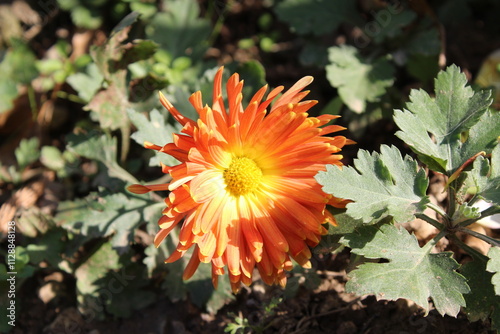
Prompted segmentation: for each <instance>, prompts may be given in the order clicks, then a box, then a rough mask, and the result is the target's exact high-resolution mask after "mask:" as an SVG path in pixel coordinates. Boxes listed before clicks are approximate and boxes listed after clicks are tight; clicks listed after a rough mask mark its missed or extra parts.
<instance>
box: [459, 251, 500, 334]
mask: <svg viewBox="0 0 500 334" xmlns="http://www.w3.org/2000/svg"><path fill="white" fill-rule="evenodd" d="M494 249H497V250H498V249H499V248H496V247H493V248H491V250H490V252H489V254H488V255H489V256H496V257H497V258H498V259H500V252H498V254H497V255H494V254H493V253H495V251H492V250H494ZM493 261H494V260H493V258H492V259H490V261H489V262H488V265H489V264H490V263H493ZM498 263H499V264H500V261H499V262H498ZM486 268H487V267H486V262H485V261H484V260H483V259H480V258H474V260H473V261H471V262H468V263H466V264H464V265H463V267H462V268H460V273H461V274H462V275H464V276H465V278H466V279H467V284H468V285H469V287H470V289H471V292H470V293H468V294H465V295H464V297H465V302H466V304H467V306H466V307H465V308H464V312H465V314H467V317H468V318H469V321H478V320H483V321H484V320H487V319H488V318H491V321H492V329H496V330H500V296H499V293H498V292H497V293H496V294H495V287H494V285H493V284H492V277H494V275H493V274H491V273H490V272H488V271H486ZM497 269H500V266H498V268H497ZM499 283H500V282H499Z"/></svg>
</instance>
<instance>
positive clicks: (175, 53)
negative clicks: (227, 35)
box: [146, 0, 211, 59]
mask: <svg viewBox="0 0 500 334" xmlns="http://www.w3.org/2000/svg"><path fill="white" fill-rule="evenodd" d="M164 2H165V6H164V8H165V10H166V12H161V13H157V14H156V15H155V16H154V17H153V20H152V22H151V24H150V25H149V26H148V27H147V28H146V34H147V36H148V37H149V38H150V39H152V40H153V41H155V42H157V43H159V44H160V45H161V47H162V48H163V49H165V50H167V51H168V52H169V53H170V55H171V56H172V58H174V59H175V58H177V57H182V56H189V57H190V58H192V59H199V58H201V57H202V56H203V54H204V52H205V50H206V48H207V47H208V44H207V40H208V37H209V35H210V31H211V28H210V21H208V20H207V19H205V18H200V17H199V16H200V8H199V4H198V2H197V1H196V0H170V1H164Z"/></svg>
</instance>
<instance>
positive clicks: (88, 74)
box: [66, 63, 103, 102]
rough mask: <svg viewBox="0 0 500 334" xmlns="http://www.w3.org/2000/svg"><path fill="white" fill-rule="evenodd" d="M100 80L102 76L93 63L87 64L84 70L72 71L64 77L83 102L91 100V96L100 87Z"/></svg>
mask: <svg viewBox="0 0 500 334" xmlns="http://www.w3.org/2000/svg"><path fill="white" fill-rule="evenodd" d="M102 80H103V76H102V75H101V73H100V72H99V69H98V67H97V65H96V64H95V63H90V64H88V65H87V66H86V67H85V69H84V72H78V73H74V74H72V75H70V76H69V77H68V78H67V79H66V81H67V82H68V83H69V84H70V85H71V87H73V89H74V90H76V91H77V92H78V96H79V97H80V98H81V99H82V100H84V101H85V102H89V101H90V100H92V97H93V96H94V95H95V94H96V93H97V91H98V90H99V89H100V88H101V85H102Z"/></svg>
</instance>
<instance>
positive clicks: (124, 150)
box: [120, 122, 130, 165]
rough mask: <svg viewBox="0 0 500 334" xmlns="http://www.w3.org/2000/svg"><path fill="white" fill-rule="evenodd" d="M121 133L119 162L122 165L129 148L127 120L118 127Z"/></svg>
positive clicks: (128, 125)
mask: <svg viewBox="0 0 500 334" xmlns="http://www.w3.org/2000/svg"><path fill="white" fill-rule="evenodd" d="M120 131H121V133H122V147H121V152H120V163H121V164H122V165H123V164H125V162H126V161H127V155H128V151H129V150H130V124H129V122H127V124H125V125H124V126H122V127H121V129H120Z"/></svg>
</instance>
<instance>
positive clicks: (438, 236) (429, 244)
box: [422, 231, 448, 253]
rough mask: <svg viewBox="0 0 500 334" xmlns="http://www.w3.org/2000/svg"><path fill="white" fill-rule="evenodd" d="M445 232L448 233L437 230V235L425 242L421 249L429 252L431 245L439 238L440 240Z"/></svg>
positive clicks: (446, 232)
mask: <svg viewBox="0 0 500 334" xmlns="http://www.w3.org/2000/svg"><path fill="white" fill-rule="evenodd" d="M447 234H448V231H441V232H439V233H438V235H436V236H435V237H434V238H432V239H431V240H430V241H429V242H428V243H427V244H425V246H424V247H422V249H424V250H425V251H426V252H427V253H429V252H430V251H431V249H432V247H434V246H435V245H436V244H437V243H438V242H439V240H441V239H442V238H443V237H444V236H446V235H447Z"/></svg>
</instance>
